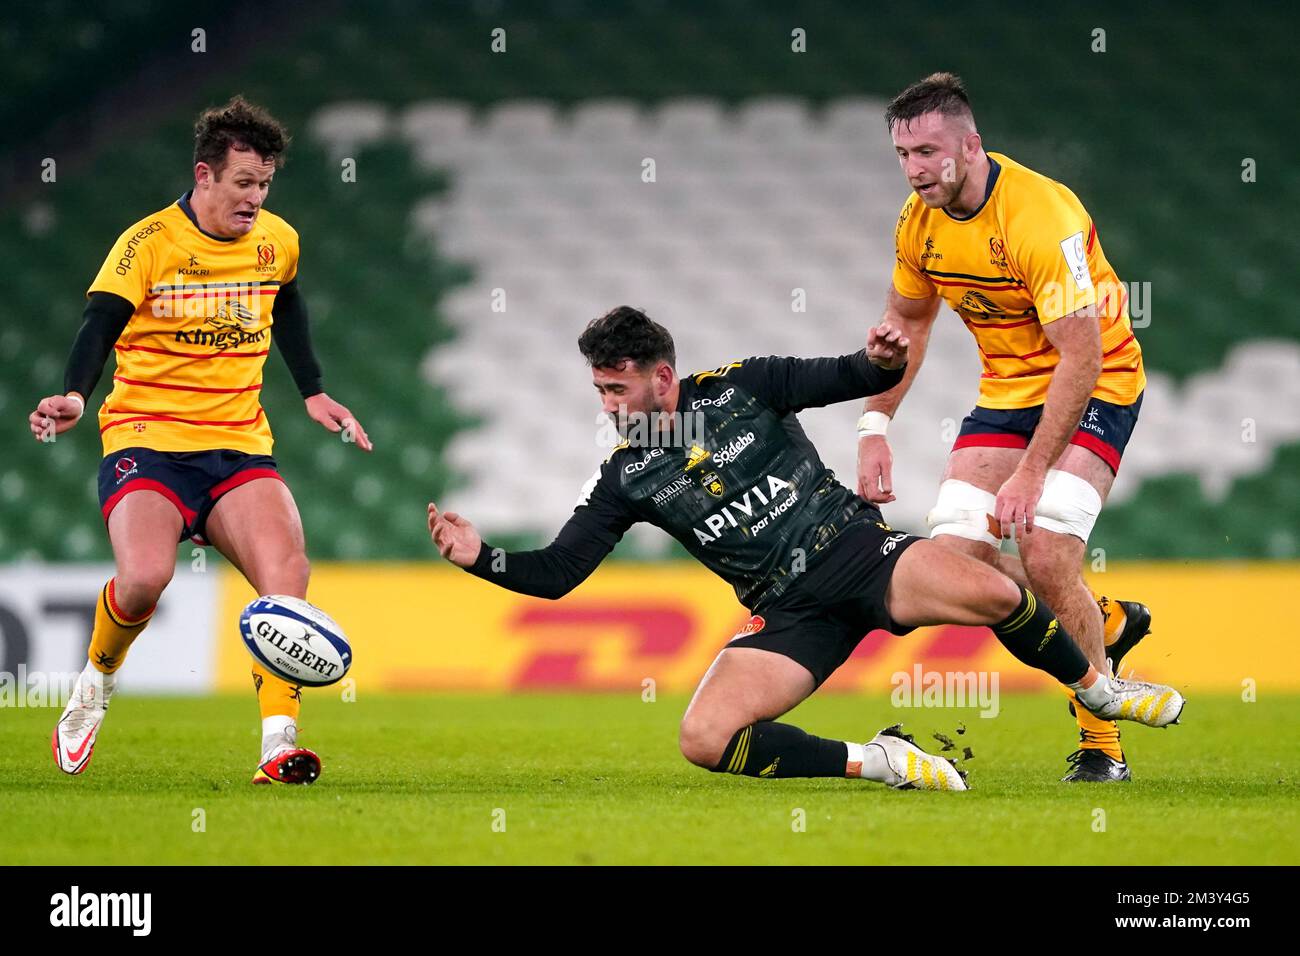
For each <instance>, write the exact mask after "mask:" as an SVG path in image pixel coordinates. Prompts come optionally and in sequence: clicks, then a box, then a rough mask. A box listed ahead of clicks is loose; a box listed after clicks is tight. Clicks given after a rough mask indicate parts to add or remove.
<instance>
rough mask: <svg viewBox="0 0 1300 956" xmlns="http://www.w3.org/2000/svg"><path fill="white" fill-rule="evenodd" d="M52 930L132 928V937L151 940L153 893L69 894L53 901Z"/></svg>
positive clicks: (74, 890)
mask: <svg viewBox="0 0 1300 956" xmlns="http://www.w3.org/2000/svg"><path fill="white" fill-rule="evenodd" d="M50 907H51V909H50V925H51V926H129V927H130V928H131V935H132V936H148V935H149V931H150V929H151V928H152V926H153V894H152V893H82V892H81V888H80V887H77V886H74V887H73V888H72V891H71V892H70V893H55V894H54V895H53V896H51V897H50Z"/></svg>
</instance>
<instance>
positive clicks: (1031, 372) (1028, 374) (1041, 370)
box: [980, 368, 1055, 378]
mask: <svg viewBox="0 0 1300 956" xmlns="http://www.w3.org/2000/svg"><path fill="white" fill-rule="evenodd" d="M1054 371H1055V369H1050V368H1036V369H1030V370H1029V371H1028V372H1017V373H1016V374H1015V375H996V374H994V373H993V372H983V373H981V374H980V378H1033V377H1034V376H1035V375H1051V374H1052V372H1054Z"/></svg>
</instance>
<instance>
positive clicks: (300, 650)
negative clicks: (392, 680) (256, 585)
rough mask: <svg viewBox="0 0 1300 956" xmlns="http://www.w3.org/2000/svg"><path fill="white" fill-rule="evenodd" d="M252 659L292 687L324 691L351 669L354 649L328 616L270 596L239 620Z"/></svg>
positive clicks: (294, 600) (285, 598)
mask: <svg viewBox="0 0 1300 956" xmlns="http://www.w3.org/2000/svg"><path fill="white" fill-rule="evenodd" d="M239 633H240V636H241V637H243V639H244V646H245V647H247V648H248V653H250V654H252V655H253V659H254V660H256V661H258V662H259V663H261V664H262V665H263V666H264V667H266V669H267V670H269V671H270V672H271V673H273V674H275V675H277V676H279V677H282V678H284V679H285V680H287V681H288V682H289V683H291V684H302V685H303V686H304V687H325V686H327V685H329V684H333V683H334V682H335V681H338V680H340V679H342V677H343V675H344V674H346V673H347V672H348V668H349V667H351V666H352V646H351V645H350V644H349V643H348V639H347V637H346V636H344V634H343V629H342V628H340V627H339V626H338V624H336V623H335V622H334V619H333V618H331V617H330V616H329V615H328V614H326V613H325V612H324V611H322V610H321V609H320V608H318V607H313V606H312V605H310V604H308V603H307V602H306V601H304V600H302V598H296V597H289V596H288V595H286V594H268V595H265V596H264V597H260V598H258V599H257V600H256V601H253V602H252V603H251V604H249V605H248V607H246V608H244V610H243V613H241V614H240V615H239Z"/></svg>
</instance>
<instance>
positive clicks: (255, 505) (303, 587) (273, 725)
mask: <svg viewBox="0 0 1300 956" xmlns="http://www.w3.org/2000/svg"><path fill="white" fill-rule="evenodd" d="M206 535H207V539H208V540H209V541H211V542H212V544H213V546H215V547H216V549H217V550H218V551H220V552H221V554H222V555H223V556H225V558H226V559H227V560H228V561H230V563H231V564H233V565H234V566H235V567H236V568H238V569H239V571H240V573H241V574H243V576H244V578H245V579H246V580H247V581H248V583H249V584H251V585H252V586H253V589H254V590H255V591H256V592H257V593H258V594H259V595H263V594H287V595H290V596H292V597H297V598H303V599H306V597H307V581H308V578H309V577H310V575H311V566H310V564H309V563H308V561H307V548H306V542H305V540H304V537H303V531H302V520H301V518H300V517H299V515H298V506H297V505H296V504H295V503H294V500H293V495H292V494H291V493H290V492H289V488H288V486H287V485H285V483H284V482H283V481H280V480H279V479H276V478H256V479H254V480H252V481H249V482H246V483H245V484H242V485H240V486H239V487H237V488H235V489H233V490H232V491H229V492H227V493H226V494H225V495H223V496H222V498H221V500H220V501H218V502H217V504H216V505H215V506H214V507H213V509H212V514H211V515H210V516H209V517H208V521H207V526H206ZM253 686H254V687H255V688H256V690H257V702H258V708H259V710H260V711H261V716H262V757H261V760H260V761H259V765H258V769H257V772H256V773H255V774H254V776H253V782H254V783H272V782H278V783H312V782H313V781H315V779H316V778H317V777H318V776H320V759H319V758H318V757H317V756H316V754H314V753H312V752H311V751H310V750H306V749H303V748H301V747H299V746H298V713H299V709H300V706H301V703H302V688H301V687H300V686H298V685H296V684H290V683H289V682H288V681H286V680H283V679H282V678H280V677H277V676H275V675H274V674H272V673H271V672H270V671H268V670H266V669H265V668H264V667H262V666H261V665H260V664H257V663H254V665H253Z"/></svg>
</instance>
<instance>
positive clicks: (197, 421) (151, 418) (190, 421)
mask: <svg viewBox="0 0 1300 956" xmlns="http://www.w3.org/2000/svg"><path fill="white" fill-rule="evenodd" d="M121 411H126V409H122V410H121ZM119 413H120V412H112V411H110V412H109V414H110V415H113V414H119ZM261 417H262V409H260V408H259V409H258V410H257V414H256V415H254V416H253V417H252V418H246V419H244V420H243V421H238V422H218V421H208V420H206V419H201V418H176V417H174V416H172V415H157V414H146V415H137V416H135V417H134V418H122V419H119V420H118V421H115V422H109V423H108V424H107V425H105V426H104V427H103V428H101V429H100V430H99V433H100V434H101V435H102V434H104V432H106V431H108V430H109V429H110V428H116V427H117V426H118V425H129V424H130V423H131V422H176V423H178V424H181V425H212V426H221V425H228V426H238V425H252V424H254V423H255V422H256V421H257V420H258V419H259V418H261Z"/></svg>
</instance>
